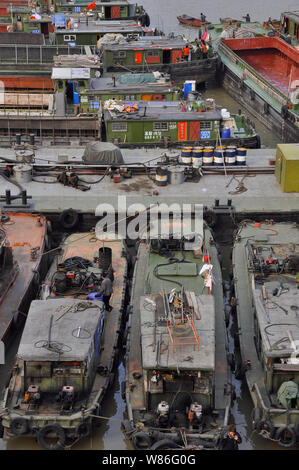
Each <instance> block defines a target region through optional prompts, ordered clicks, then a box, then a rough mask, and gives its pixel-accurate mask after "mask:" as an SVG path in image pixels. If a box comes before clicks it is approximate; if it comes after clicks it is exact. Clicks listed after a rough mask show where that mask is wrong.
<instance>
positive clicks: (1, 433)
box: [0, 422, 4, 439]
mask: <svg viewBox="0 0 299 470" xmlns="http://www.w3.org/2000/svg"><path fill="white" fill-rule="evenodd" d="M3 436H4V426H3V424H2V422H0V439H2V438H3Z"/></svg>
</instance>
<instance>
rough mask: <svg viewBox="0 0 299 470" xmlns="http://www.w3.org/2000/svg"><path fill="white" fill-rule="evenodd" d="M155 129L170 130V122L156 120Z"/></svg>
mask: <svg viewBox="0 0 299 470" xmlns="http://www.w3.org/2000/svg"><path fill="white" fill-rule="evenodd" d="M154 131H168V122H154Z"/></svg>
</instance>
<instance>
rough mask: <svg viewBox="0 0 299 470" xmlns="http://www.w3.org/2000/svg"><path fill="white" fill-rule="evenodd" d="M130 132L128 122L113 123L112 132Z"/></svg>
mask: <svg viewBox="0 0 299 470" xmlns="http://www.w3.org/2000/svg"><path fill="white" fill-rule="evenodd" d="M127 130H128V124H127V123H126V122H113V123H112V132H126V131H127Z"/></svg>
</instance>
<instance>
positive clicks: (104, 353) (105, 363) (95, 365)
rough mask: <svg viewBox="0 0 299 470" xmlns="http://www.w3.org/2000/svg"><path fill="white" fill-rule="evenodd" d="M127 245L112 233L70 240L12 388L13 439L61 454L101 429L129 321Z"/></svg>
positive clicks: (48, 283) (8, 401) (44, 290)
mask: <svg viewBox="0 0 299 470" xmlns="http://www.w3.org/2000/svg"><path fill="white" fill-rule="evenodd" d="M123 248H124V247H123V242H122V240H121V239H119V238H118V237H117V236H116V237H115V238H114V239H113V238H107V236H106V235H105V234H102V236H99V238H97V237H96V236H95V234H91V233H85V234H82V233H74V234H72V235H70V236H68V237H67V238H66V239H65V240H64V242H63V243H62V245H61V249H62V252H61V254H59V255H58V256H57V257H56V259H55V260H54V261H53V264H52V266H51V268H50V271H49V273H48V275H47V277H46V279H45V282H44V283H43V284H42V286H41V291H40V300H34V301H33V302H32V303H31V306H30V310H29V313H28V318H27V321H26V324H25V328H24V331H23V335H22V338H21V342H20V345H19V349H18V353H17V358H16V367H14V368H13V370H12V376H11V379H10V381H9V384H8V386H7V388H6V390H5V394H4V399H3V402H2V405H1V408H0V417H1V421H2V426H3V427H4V437H5V438H11V437H20V436H21V437H22V438H24V437H35V438H36V439H37V441H38V443H39V445H40V446H41V447H43V448H44V449H47V450H56V449H61V448H66V447H67V446H72V444H73V443H74V442H75V441H76V442H77V441H78V440H79V439H82V438H84V437H88V436H89V435H90V433H91V429H92V424H93V423H95V422H97V424H99V421H100V419H99V418H98V416H100V415H101V404H102V401H103V398H104V396H105V395H106V393H107V390H108V389H109V387H110V386H111V385H112V383H113V380H114V373H113V368H114V366H115V364H116V361H117V359H118V347H119V341H120V336H119V335H120V331H121V328H122V324H123V321H124V319H125V317H124V313H125V312H124V306H125V295H126V274H127V260H126V256H125V252H124V250H123ZM113 266H114V267H115V268H117V271H116V270H115V271H114V269H113ZM102 276H104V277H105V276H111V279H112V280H113V298H112V299H111V301H110V303H111V304H112V306H113V309H112V311H109V312H104V305H103V302H102V300H101V299H102V297H101V296H100V293H99V292H98V291H99V290H100V286H101V282H102V281H101V279H102ZM70 325H71V328H70ZM49 438H50V441H49ZM69 448H70V447H69Z"/></svg>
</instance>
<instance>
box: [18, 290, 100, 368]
mask: <svg viewBox="0 0 299 470" xmlns="http://www.w3.org/2000/svg"><path fill="white" fill-rule="evenodd" d="M85 302H86V304H87V305H90V303H89V302H87V301H83V303H85ZM79 303H82V300H78V299H48V300H34V301H33V302H32V303H31V306H30V310H29V313H28V316H27V320H26V324H25V328H24V331H23V335H22V338H21V342H20V346H19V350H18V354H17V355H18V357H19V358H21V359H23V360H25V361H57V360H59V361H85V360H87V359H88V356H89V354H90V352H91V349H92V345H93V340H94V333H95V330H96V326H97V324H98V322H99V318H100V308H101V306H102V303H101V302H92V304H93V305H95V306H97V308H94V307H89V308H87V309H86V310H83V311H78V312H72V311H68V312H67V313H65V314H64V315H63V316H62V317H61V315H62V313H63V312H64V311H65V308H66V309H67V308H68V307H71V306H75V305H78V304H79ZM52 315H53V321H52V327H51V332H50V320H51V316H52ZM59 317H61V318H59ZM79 327H81V330H80V331H81V333H80V337H79V338H78V337H77V334H78V328H79ZM49 334H50V341H51V342H53V343H58V344H59V345H60V346H61V351H62V353H60V354H59V353H57V352H54V351H53V350H49V349H47V348H46V347H42V345H43V344H46V343H47V342H48V341H49Z"/></svg>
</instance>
